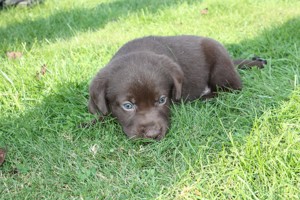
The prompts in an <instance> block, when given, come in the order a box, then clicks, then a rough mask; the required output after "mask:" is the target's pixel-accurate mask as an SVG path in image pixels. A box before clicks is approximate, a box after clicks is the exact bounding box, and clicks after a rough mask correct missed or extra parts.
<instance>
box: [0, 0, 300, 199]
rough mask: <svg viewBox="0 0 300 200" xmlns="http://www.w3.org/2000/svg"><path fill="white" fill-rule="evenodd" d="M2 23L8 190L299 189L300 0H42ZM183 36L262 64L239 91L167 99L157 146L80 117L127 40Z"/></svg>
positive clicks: (48, 193)
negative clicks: (166, 121) (205, 39)
mask: <svg viewBox="0 0 300 200" xmlns="http://www.w3.org/2000/svg"><path fill="white" fill-rule="evenodd" d="M206 8H208V10H207V12H205V11H204V10H205V9H206ZM0 19H1V20H0V148H4V149H6V151H7V153H6V157H5V162H4V163H3V164H2V165H1V166H0V199H14V200H15V199H276V200H277V199H300V86H299V80H300V1H298V0H285V1H284V0H282V1H280V0H263V1H258V0H257V1H256V0H254V1H248V0H240V1H236V0H228V1H222V0H210V1H200V0H151V1H148V0H89V1H86V0H77V1H71V0H64V1H60V0H46V1H45V2H44V3H43V4H41V5H37V6H34V7H31V8H19V7H13V8H8V9H2V10H0ZM181 34H192V35H202V36H209V37H212V38H215V39H217V40H218V41H220V42H221V43H223V44H224V45H225V47H226V48H227V49H228V51H229V52H230V54H231V56H232V57H233V58H251V56H253V55H259V56H261V57H263V58H265V59H267V60H268V64H267V66H266V67H265V68H264V69H262V70H259V69H251V70H245V71H242V70H240V71H239V72H240V74H241V77H242V80H243V84H244V89H243V90H242V91H241V92H239V93H222V94H220V95H219V96H218V97H217V98H215V99H212V100H210V101H207V102H203V101H200V100H197V101H194V102H189V103H180V104H176V105H173V106H172V118H171V121H172V126H171V127H170V130H169V132H168V134H167V136H166V137H165V138H164V139H163V140H161V141H159V142H154V141H153V142H149V141H147V142H145V141H142V140H137V141H134V140H129V139H128V138H127V137H126V136H125V134H124V133H123V132H122V129H121V127H120V125H119V124H118V123H117V122H116V120H115V119H114V118H112V117H107V119H106V120H105V121H104V122H103V123H98V124H97V125H95V126H94V127H90V128H87V129H82V128H79V127H78V124H79V123H81V122H86V121H89V120H91V119H93V116H91V115H90V114H89V113H88V111H87V106H86V105H87V100H88V96H89V94H88V86H89V83H90V81H91V79H92V77H93V76H94V75H95V73H96V72H97V71H98V70H99V69H100V68H101V67H103V66H105V64H106V63H107V62H108V61H109V59H110V58H111V57H112V56H113V54H114V53H115V52H116V50H117V49H118V48H119V47H120V46H121V45H122V44H124V43H125V42H127V41H129V40H131V39H134V38H137V37H142V36H146V35H181ZM12 52H15V57H16V58H14V55H12Z"/></svg>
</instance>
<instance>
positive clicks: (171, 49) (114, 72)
mask: <svg viewBox="0 0 300 200" xmlns="http://www.w3.org/2000/svg"><path fill="white" fill-rule="evenodd" d="M234 64H236V65H238V66H239V67H240V68H244V67H246V66H254V65H257V66H259V67H263V65H264V64H265V61H264V60H262V59H260V58H256V59H255V60H253V61H249V60H238V61H236V62H235V63H233V61H232V60H231V59H230V57H229V55H228V53H227V51H226V49H225V48H224V47H223V46H222V45H221V44H220V43H219V42H217V41H215V40H213V39H210V38H205V37H198V36H173V37H156V36H150V37H144V38H140V39H136V40H133V41H130V42H128V43H127V44H125V45H124V46H123V47H121V48H120V50H119V51H118V52H117V53H116V54H115V55H114V57H113V58H112V59H111V61H110V62H109V63H108V64H107V65H106V66H105V67H104V68H103V69H101V70H100V71H99V72H98V74H97V75H96V76H95V78H94V79H93V81H92V83H91V85H90V99H89V106H88V107H89V111H90V112H91V113H93V114H100V115H107V114H108V113H109V112H111V113H112V115H113V116H115V117H116V118H117V119H118V121H119V122H120V124H121V125H122V127H123V130H124V132H125V133H126V135H127V136H128V137H130V138H137V137H145V138H153V139H161V138H163V137H164V136H165V134H166V132H167V130H168V127H169V105H170V102H171V101H178V100H180V99H183V100H194V99H198V98H202V99H205V98H210V97H213V96H215V95H216V93H217V91H218V90H240V89H241V88H242V83H241V80H240V77H239V75H238V73H237V71H236V69H235V67H234ZM164 100H166V101H164ZM132 107H133V109H132Z"/></svg>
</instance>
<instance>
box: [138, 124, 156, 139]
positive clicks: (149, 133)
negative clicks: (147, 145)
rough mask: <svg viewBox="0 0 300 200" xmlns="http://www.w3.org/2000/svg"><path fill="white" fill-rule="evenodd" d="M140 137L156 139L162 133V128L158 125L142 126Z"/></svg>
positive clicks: (139, 130)
mask: <svg viewBox="0 0 300 200" xmlns="http://www.w3.org/2000/svg"><path fill="white" fill-rule="evenodd" d="M138 132H139V134H140V135H143V136H144V137H145V138H153V139H156V138H157V137H158V136H160V135H161V133H162V127H161V126H160V125H158V124H154V123H150V124H147V125H140V127H139V128H138Z"/></svg>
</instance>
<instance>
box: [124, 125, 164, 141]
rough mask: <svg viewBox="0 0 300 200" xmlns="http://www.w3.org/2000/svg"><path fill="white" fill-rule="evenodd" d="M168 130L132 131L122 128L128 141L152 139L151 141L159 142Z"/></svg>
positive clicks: (161, 128)
mask: <svg viewBox="0 0 300 200" xmlns="http://www.w3.org/2000/svg"><path fill="white" fill-rule="evenodd" d="M167 130H168V128H167V127H166V128H163V127H160V128H148V129H144V130H140V131H139V132H138V131H132V130H131V129H128V128H124V132H125V133H126V135H127V136H128V137H129V139H141V138H145V139H153V140H157V141H159V140H161V139H163V138H164V137H165V135H166V132H167Z"/></svg>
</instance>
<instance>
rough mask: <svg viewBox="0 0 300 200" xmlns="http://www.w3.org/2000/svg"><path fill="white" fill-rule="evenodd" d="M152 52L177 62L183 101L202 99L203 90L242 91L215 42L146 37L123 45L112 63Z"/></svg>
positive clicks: (189, 37) (223, 50)
mask: <svg viewBox="0 0 300 200" xmlns="http://www.w3.org/2000/svg"><path fill="white" fill-rule="evenodd" d="M139 52H151V53H154V54H157V55H164V56H166V57H168V58H169V59H171V60H172V61H173V62H175V63H177V64H178V65H179V66H180V68H181V70H182V71H183V74H184V80H183V84H182V97H181V98H182V99H184V100H193V99H197V98H199V97H201V95H203V94H204V93H203V92H204V91H205V89H206V88H210V89H211V91H212V92H215V91H216V85H219V87H222V86H224V87H228V88H232V89H241V87H242V85H241V81H240V78H239V76H238V74H237V73H236V70H235V68H234V65H233V62H232V60H231V58H230V57H229V55H228V53H227V51H226V49H225V48H224V47H223V46H222V45H221V44H220V43H219V42H217V41H215V40H213V39H210V38H205V37H198V36H173V37H153V36H150V37H145V38H140V39H136V40H133V41H131V42H128V43H127V44H125V45H124V46H123V47H121V49H120V50H119V51H118V52H117V53H116V55H115V56H114V57H113V58H112V62H113V61H114V60H115V59H117V58H119V57H122V56H124V55H128V54H129V53H139Z"/></svg>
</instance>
